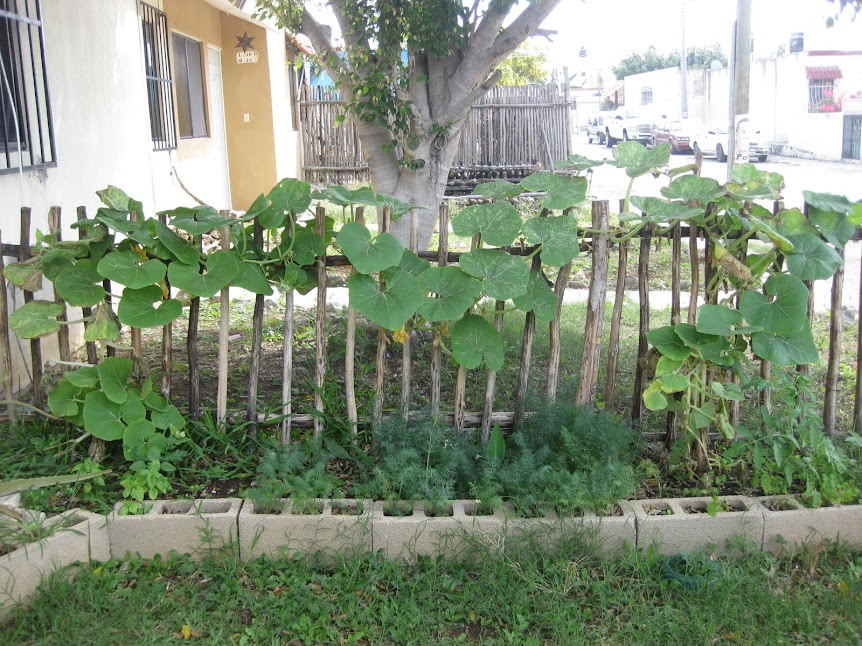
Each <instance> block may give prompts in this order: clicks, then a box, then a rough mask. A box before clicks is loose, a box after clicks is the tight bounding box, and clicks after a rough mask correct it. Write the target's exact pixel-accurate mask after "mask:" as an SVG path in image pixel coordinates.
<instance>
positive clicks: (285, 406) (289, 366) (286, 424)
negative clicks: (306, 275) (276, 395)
mask: <svg viewBox="0 0 862 646" xmlns="http://www.w3.org/2000/svg"><path fill="white" fill-rule="evenodd" d="M291 217H292V216H291ZM282 358H283V359H284V368H283V372H282V375H281V377H282V382H281V414H282V415H284V419H283V420H282V422H281V443H282V444H290V426H291V420H290V418H291V414H292V410H291V409H292V408H293V401H292V399H293V394H292V392H291V390H292V387H293V288H292V287H289V288H288V289H287V291H286V292H285V293H284V350H283V355H282Z"/></svg>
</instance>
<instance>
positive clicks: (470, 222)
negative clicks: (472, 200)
mask: <svg viewBox="0 0 862 646" xmlns="http://www.w3.org/2000/svg"><path fill="white" fill-rule="evenodd" d="M452 231H454V233H455V235H459V236H474V235H476V234H477V233H480V234H482V242H483V243H484V244H487V245H491V246H492V247H505V246H507V245H510V244H512V242H513V241H514V240H515V238H516V237H517V236H518V234H519V233H520V232H521V216H520V215H519V214H518V209H516V208H515V207H514V206H512V205H511V204H509V203H508V202H494V203H493V204H474V205H473V206H468V207H467V208H466V209H464V210H463V211H461V212H460V213H459V214H458V215H456V216H455V217H454V218H452Z"/></svg>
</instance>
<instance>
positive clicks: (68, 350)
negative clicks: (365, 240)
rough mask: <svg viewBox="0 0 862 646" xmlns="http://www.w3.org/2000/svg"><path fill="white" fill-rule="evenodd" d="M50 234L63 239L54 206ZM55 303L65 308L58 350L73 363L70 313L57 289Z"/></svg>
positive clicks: (61, 358) (58, 318) (58, 335)
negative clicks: (70, 339) (69, 324)
mask: <svg viewBox="0 0 862 646" xmlns="http://www.w3.org/2000/svg"><path fill="white" fill-rule="evenodd" d="M48 232H49V233H52V234H54V235H55V236H56V240H57V241H58V242H59V241H60V240H62V239H63V222H62V214H61V211H60V207H59V206H52V207H51V208H50V209H49V210H48ZM54 301H55V302H56V303H58V304H60V305H61V306H62V307H63V311H62V312H61V313H60V315H59V316H58V317H57V320H58V321H59V322H60V327H59V329H58V330H57V350H58V353H59V355H60V361H71V360H72V345H71V343H70V342H69V326H68V325H67V323H68V321H69V312H68V310H67V309H66V302H65V301H64V300H63V299H62V298H60V295H59V294H58V293H57V288H56V287H55V288H54ZM68 369H69V366H64V365H61V366H60V371H61V372H65V371H66V370H68Z"/></svg>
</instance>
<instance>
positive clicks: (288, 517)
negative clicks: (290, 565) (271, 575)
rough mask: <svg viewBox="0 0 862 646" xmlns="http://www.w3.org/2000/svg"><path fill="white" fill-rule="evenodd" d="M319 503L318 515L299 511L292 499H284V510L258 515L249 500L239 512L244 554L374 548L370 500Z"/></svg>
mask: <svg viewBox="0 0 862 646" xmlns="http://www.w3.org/2000/svg"><path fill="white" fill-rule="evenodd" d="M315 505H316V507H317V509H318V512H319V513H317V514H295V513H293V508H292V504H291V502H290V501H289V500H282V510H281V512H280V513H278V514H257V513H255V510H254V503H253V502H251V501H250V500H246V501H245V504H243V506H242V509H241V510H240V514H239V550H240V557H241V558H242V559H243V560H248V559H252V558H255V557H258V556H264V555H266V556H269V557H271V558H281V557H284V556H293V555H294V554H297V553H300V552H302V553H305V554H314V553H318V552H322V553H324V554H327V555H335V554H338V553H347V552H349V551H351V550H359V551H362V552H369V551H371V516H372V513H371V502H370V501H365V500H350V499H348V500H316V501H315Z"/></svg>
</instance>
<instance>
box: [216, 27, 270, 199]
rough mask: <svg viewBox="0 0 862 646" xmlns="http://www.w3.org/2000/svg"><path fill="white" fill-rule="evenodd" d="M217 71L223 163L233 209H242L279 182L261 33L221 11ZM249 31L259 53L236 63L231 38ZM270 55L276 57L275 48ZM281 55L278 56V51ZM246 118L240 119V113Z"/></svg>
mask: <svg viewBox="0 0 862 646" xmlns="http://www.w3.org/2000/svg"><path fill="white" fill-rule="evenodd" d="M221 26H222V39H223V42H224V43H225V49H224V54H223V56H222V73H223V75H224V87H225V121H226V122H227V143H228V161H229V163H230V178H231V198H232V202H233V208H235V209H247V208H248V207H249V206H251V204H252V202H254V200H255V198H257V196H258V195H260V194H261V193H265V192H267V191H268V190H269V189H271V188H272V187H273V185H274V184H275V183H276V181H278V178H277V176H276V167H275V145H276V144H275V139H274V137H275V133H274V130H273V112H272V91H271V86H270V76H269V56H270V52H269V50H268V48H267V38H266V31H265V30H264V29H263V28H261V27H258V26H257V25H254V24H251V23H248V22H245V21H244V20H240V19H239V18H235V17H233V16H228V15H226V14H222V18H221ZM245 32H248V35H249V36H253V37H254V40H253V41H252V44H253V45H254V47H255V49H256V50H257V51H258V53H259V56H260V57H259V59H258V62H257V63H245V64H240V63H237V62H236V52H238V51H242V50H238V49H236V48H235V45H236V43H237V40H236V37H237V36H241V35H242V34H243V33H245ZM274 55H279V52H278V51H276V52H275V53H274ZM281 55H282V56H283V54H281ZM246 114H247V115H248V117H249V121H248V123H245V122H244V120H243V116H244V115H246Z"/></svg>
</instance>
